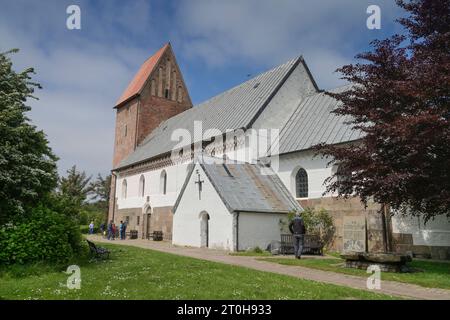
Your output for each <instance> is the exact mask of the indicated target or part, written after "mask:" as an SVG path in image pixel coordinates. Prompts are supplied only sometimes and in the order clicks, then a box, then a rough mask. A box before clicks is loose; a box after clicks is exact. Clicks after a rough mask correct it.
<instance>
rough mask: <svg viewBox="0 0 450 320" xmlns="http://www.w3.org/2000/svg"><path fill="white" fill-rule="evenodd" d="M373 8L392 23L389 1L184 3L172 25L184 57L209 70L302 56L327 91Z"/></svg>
mask: <svg viewBox="0 0 450 320" xmlns="http://www.w3.org/2000/svg"><path fill="white" fill-rule="evenodd" d="M373 2H374V3H379V4H383V6H382V8H383V18H384V19H385V20H384V21H388V20H391V18H392V17H391V16H392V11H393V4H392V3H390V1H359V0H358V1H354V0H341V1H335V0H321V1H317V0H314V1H313V0H307V1H298V0H267V1H261V0H246V1H241V0H228V1H220V0H194V1H192V0H185V1H183V2H181V4H180V5H179V6H178V10H177V20H176V21H177V23H178V29H179V32H180V33H181V34H182V36H180V39H182V41H183V46H182V48H183V50H184V53H185V54H186V55H188V56H189V57H191V58H192V59H202V60H203V61H205V62H206V63H207V64H208V65H209V66H210V67H213V68H214V67H216V68H220V67H224V66H226V65H228V64H230V63H231V62H236V60H238V61H242V62H243V63H253V64H255V63H256V64H261V65H264V66H273V65H276V64H277V63H281V62H284V61H286V60H288V59H289V58H292V57H294V56H297V55H299V54H303V55H304V56H305V57H306V59H307V61H309V62H310V67H311V69H312V72H313V75H314V76H315V77H316V78H317V80H318V83H319V86H321V87H325V88H328V86H329V85H331V86H333V85H336V84H341V83H342V82H341V81H340V80H339V79H338V78H339V76H338V75H337V74H333V72H334V70H335V69H336V68H337V67H339V66H341V65H342V64H344V63H348V62H350V61H351V60H352V57H353V55H354V53H355V52H354V51H351V50H352V49H353V50H354V48H352V44H353V45H354V42H355V41H357V40H358V37H361V34H364V32H365V29H366V23H365V21H366V19H367V14H366V8H367V6H368V4H369V3H373ZM347 56H348V57H347Z"/></svg>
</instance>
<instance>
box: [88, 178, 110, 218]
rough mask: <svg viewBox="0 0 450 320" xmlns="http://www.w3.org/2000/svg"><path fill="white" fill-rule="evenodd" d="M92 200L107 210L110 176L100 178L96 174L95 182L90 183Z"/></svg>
mask: <svg viewBox="0 0 450 320" xmlns="http://www.w3.org/2000/svg"><path fill="white" fill-rule="evenodd" d="M91 190H92V193H93V195H94V199H95V200H97V201H98V202H100V204H101V206H102V208H104V209H105V210H108V201H109V193H110V191H111V175H107V176H105V177H102V175H101V174H98V176H97V180H95V181H92V182H91Z"/></svg>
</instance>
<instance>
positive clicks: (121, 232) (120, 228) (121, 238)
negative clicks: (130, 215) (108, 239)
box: [119, 220, 123, 240]
mask: <svg viewBox="0 0 450 320" xmlns="http://www.w3.org/2000/svg"><path fill="white" fill-rule="evenodd" d="M119 237H120V240H123V221H122V220H120V224H119Z"/></svg>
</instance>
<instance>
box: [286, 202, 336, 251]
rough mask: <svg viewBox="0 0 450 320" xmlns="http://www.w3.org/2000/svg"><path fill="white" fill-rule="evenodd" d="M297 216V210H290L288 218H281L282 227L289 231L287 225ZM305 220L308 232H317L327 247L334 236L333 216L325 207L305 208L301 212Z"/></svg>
mask: <svg viewBox="0 0 450 320" xmlns="http://www.w3.org/2000/svg"><path fill="white" fill-rule="evenodd" d="M294 216H295V212H293V211H292V212H289V213H288V215H287V219H282V220H280V227H281V229H282V230H284V231H286V232H287V231H288V229H287V227H288V225H289V223H290V222H291V221H292V219H293V218H294ZM301 216H302V218H303V221H304V222H305V227H306V233H307V234H317V235H319V236H320V239H321V240H322V242H323V243H324V246H325V247H327V246H328V245H329V244H330V243H331V241H332V239H333V236H334V231H335V227H334V223H333V217H332V216H331V215H330V213H329V212H328V211H327V210H325V209H320V210H318V211H317V210H315V209H314V208H309V207H308V208H305V210H304V211H303V212H302V214H301Z"/></svg>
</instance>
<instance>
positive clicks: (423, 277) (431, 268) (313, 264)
mask: <svg viewBox="0 0 450 320" xmlns="http://www.w3.org/2000/svg"><path fill="white" fill-rule="evenodd" d="M260 260H264V261H269V262H275V263H279V264H284V265H298V266H302V267H307V268H313V269H320V270H325V271H333V272H338V273H344V274H350V275H355V276H361V277H367V276H368V274H367V273H366V271H365V270H359V269H352V268H344V267H343V266H342V263H343V262H344V260H343V259H341V258H335V259H307V258H306V259H301V260H296V259H283V258H261V259H260ZM408 265H409V266H411V267H413V268H414V269H419V270H421V271H423V272H414V273H394V272H382V273H381V280H391V281H398V282H404V283H412V284H416V285H419V286H422V287H429V288H442V289H450V263H446V262H435V261H423V260H414V261H412V262H410V263H409V264H408Z"/></svg>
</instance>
